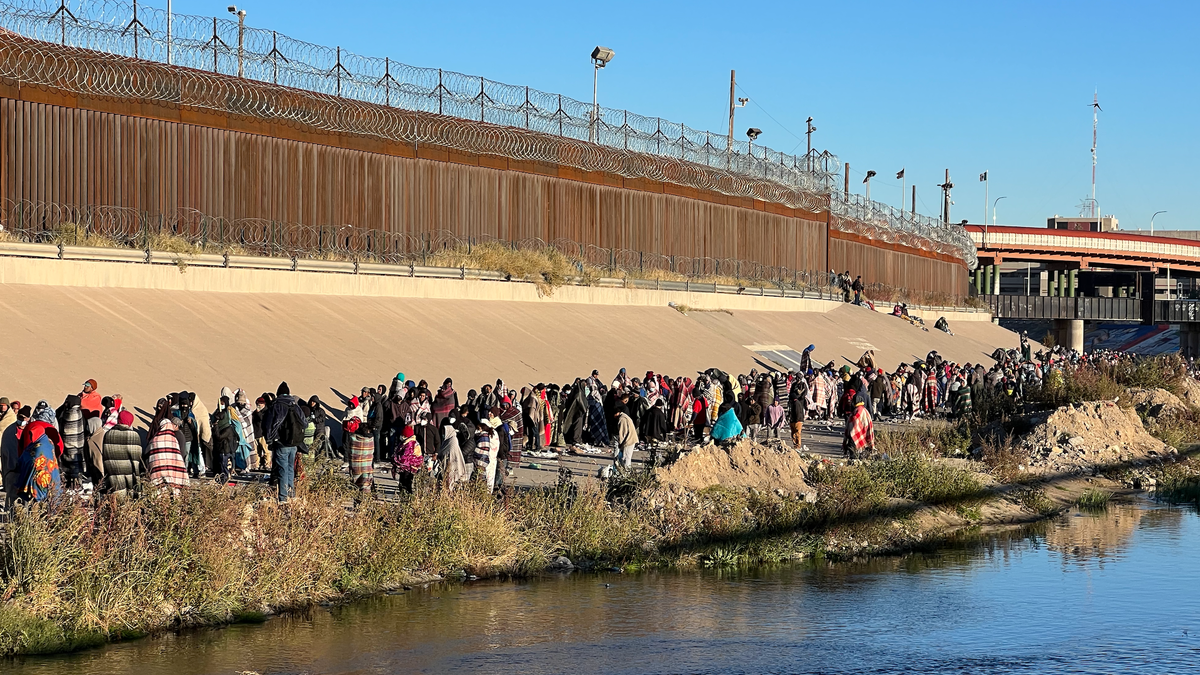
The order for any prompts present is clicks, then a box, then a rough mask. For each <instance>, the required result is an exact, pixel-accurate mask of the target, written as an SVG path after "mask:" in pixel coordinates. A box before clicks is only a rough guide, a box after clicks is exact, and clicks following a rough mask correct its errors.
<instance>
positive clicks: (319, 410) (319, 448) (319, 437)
mask: <svg viewBox="0 0 1200 675" xmlns="http://www.w3.org/2000/svg"><path fill="white" fill-rule="evenodd" d="M306 412H307V413H308V421H309V426H310V427H312V438H313V440H312V443H311V445H310V449H311V450H312V452H313V455H314V456H316V457H321V458H324V459H336V458H337V457H338V455H337V453H336V452H334V450H333V441H332V440H331V439H330V436H331V434H330V433H329V417H328V416H327V415H326V414H325V408H324V406H323V405H322V404H321V399H320V397H318V396H316V395H315V394H314V395H313V396H310V397H309V399H308V409H307V411H306ZM307 434H308V431H307V430H306V431H305V435H307Z"/></svg>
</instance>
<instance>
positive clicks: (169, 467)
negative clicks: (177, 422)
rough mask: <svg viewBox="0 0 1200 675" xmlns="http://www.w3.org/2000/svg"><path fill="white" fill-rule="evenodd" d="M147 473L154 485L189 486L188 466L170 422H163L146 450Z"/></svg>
mask: <svg viewBox="0 0 1200 675" xmlns="http://www.w3.org/2000/svg"><path fill="white" fill-rule="evenodd" d="M146 472H147V475H148V477H149V479H150V483H151V484H152V485H165V486H168V487H172V488H181V487H187V486H188V475H187V465H186V464H184V463H183V453H181V452H180V451H179V440H178V439H177V438H176V437H175V430H174V429H173V428H171V422H170V421H169V420H163V421H162V422H161V423H160V426H159V427H158V432H157V433H155V434H154V437H153V438H151V439H150V444H149V447H147V448H146Z"/></svg>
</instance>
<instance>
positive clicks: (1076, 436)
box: [1017, 399, 1178, 474]
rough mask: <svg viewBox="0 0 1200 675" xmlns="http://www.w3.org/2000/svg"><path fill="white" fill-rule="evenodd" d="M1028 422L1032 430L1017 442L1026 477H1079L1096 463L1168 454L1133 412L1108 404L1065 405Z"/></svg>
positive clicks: (1141, 461)
mask: <svg viewBox="0 0 1200 675" xmlns="http://www.w3.org/2000/svg"><path fill="white" fill-rule="evenodd" d="M1177 400H1178V399H1177ZM1031 422H1033V429H1032V430H1030V431H1029V433H1027V434H1025V435H1024V436H1022V437H1021V439H1020V440H1019V441H1018V442H1017V448H1018V449H1019V450H1021V451H1022V452H1023V453H1024V454H1025V455H1026V456H1027V457H1028V461H1029V463H1028V464H1027V465H1026V470H1027V471H1030V472H1031V473H1041V474H1055V473H1083V472H1085V471H1087V472H1090V471H1091V468H1092V467H1093V466H1096V465H1105V464H1118V463H1130V464H1133V465H1135V466H1138V465H1140V464H1144V463H1145V462H1147V461H1152V460H1155V459H1158V458H1161V457H1163V456H1164V455H1166V454H1168V452H1169V451H1172V450H1173V449H1171V448H1168V446H1167V445H1166V444H1164V443H1163V442H1162V441H1160V440H1158V439H1157V438H1155V437H1153V436H1151V435H1150V434H1149V433H1148V432H1147V431H1146V428H1145V427H1144V426H1143V425H1142V420H1141V418H1140V417H1138V414H1137V411H1136V410H1134V409H1132V408H1122V407H1120V406H1118V405H1117V404H1115V403H1112V402H1109V401H1103V402H1100V403H1082V404H1079V405H1070V406H1065V407H1062V408H1059V409H1058V410H1055V411H1054V412H1052V413H1050V414H1049V415H1046V416H1044V417H1035V418H1033V419H1032V420H1031Z"/></svg>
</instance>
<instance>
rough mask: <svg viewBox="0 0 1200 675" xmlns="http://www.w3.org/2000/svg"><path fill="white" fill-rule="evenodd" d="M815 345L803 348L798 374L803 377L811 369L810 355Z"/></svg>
mask: <svg viewBox="0 0 1200 675" xmlns="http://www.w3.org/2000/svg"><path fill="white" fill-rule="evenodd" d="M816 348H817V346H816V345H809V346H807V347H805V348H804V353H802V354H801V355H800V374H801V375H803V374H804V373H807V372H808V371H810V370H812V369H813V362H812V354H813V351H814V350H816Z"/></svg>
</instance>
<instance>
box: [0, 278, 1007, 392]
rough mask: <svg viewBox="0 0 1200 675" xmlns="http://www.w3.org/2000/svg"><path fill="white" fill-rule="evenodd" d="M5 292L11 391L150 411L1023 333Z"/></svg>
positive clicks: (159, 282)
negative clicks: (79, 394) (166, 405)
mask: <svg viewBox="0 0 1200 675" xmlns="http://www.w3.org/2000/svg"><path fill="white" fill-rule="evenodd" d="M0 290H2V291H3V292H2V293H0V311H2V312H3V314H4V317H5V329H4V331H3V335H4V342H5V345H6V348H7V349H6V351H7V352H8V354H9V355H10V356H9V357H8V358H6V363H5V368H4V373H3V380H2V381H0V388H2V389H3V391H0V393H3V394H4V395H6V396H9V397H10V398H19V399H21V400H22V401H26V400H36V399H37V398H41V397H47V398H50V399H56V400H53V401H52V403H58V402H59V401H58V400H57V399H61V397H62V396H63V395H65V394H66V393H68V392H75V391H78V390H79V387H80V383H81V382H82V381H83V380H84V379H86V378H89V377H90V378H95V379H97V380H98V381H99V382H100V384H101V390H102V392H103V393H106V394H112V393H122V394H124V395H125V396H126V399H127V400H130V401H132V402H133V403H134V404H135V405H137V406H139V407H142V408H143V409H146V408H147V407H149V406H152V405H153V403H154V401H155V400H156V399H157V398H158V397H159V396H161V395H162V394H163V393H165V392H167V391H178V390H183V389H186V390H190V391H197V392H200V394H201V395H202V397H211V396H212V395H213V394H215V392H217V391H218V390H219V388H220V387H222V386H226V385H230V386H234V387H243V388H245V389H247V390H248V391H250V392H252V393H255V394H256V393H258V392H261V391H264V390H272V391H273V390H274V389H275V387H276V385H277V384H278V383H279V380H281V379H286V380H287V381H288V382H289V384H290V385H291V388H292V391H293V392H298V393H302V394H304V395H305V396H308V395H311V394H318V395H320V396H321V397H322V399H323V400H327V401H329V402H331V403H336V395H337V394H338V393H343V394H347V395H349V394H352V393H355V392H356V391H357V389H358V388H360V387H361V386H363V385H364V384H375V383H381V382H382V383H386V382H387V381H388V380H389V379H390V377H391V376H392V375H394V374H395V373H396V372H398V371H399V372H404V373H406V374H407V375H408V376H409V377H415V378H418V379H420V378H425V379H428V380H429V381H430V382H431V384H434V385H436V384H437V383H439V382H440V380H441V379H442V378H444V377H453V378H454V380H455V382H456V383H457V385H458V388H459V389H460V391H462V392H464V393H465V391H466V390H467V389H469V388H472V387H478V385H480V384H482V383H484V382H489V381H494V380H495V379H496V378H497V377H501V378H503V379H504V380H505V382H506V383H507V384H508V385H509V386H511V387H515V388H519V387H520V386H521V385H523V384H525V383H527V382H533V383H536V382H564V381H569V380H571V379H573V378H574V377H577V376H579V375H584V374H587V373H588V372H590V371H591V369H593V368H598V369H599V370H600V372H601V374H602V375H603V376H604V377H611V376H612V375H613V374H615V372H616V370H617V369H618V368H621V367H625V368H628V369H629V372H630V373H631V374H634V375H641V374H643V373H645V371H647V370H654V371H656V372H665V373H668V374H671V375H694V374H695V372H696V371H697V370H700V369H703V368H708V367H712V366H715V367H719V368H722V369H725V370H728V371H729V372H747V371H749V370H750V369H751V368H754V367H758V368H759V369H760V370H762V369H763V367H764V366H763V363H764V362H763V360H762V358H761V357H760V356H759V355H758V354H756V353H755V352H754V351H752V349H750V348H749V347H753V346H756V345H757V346H776V347H779V346H787V347H790V348H791V349H794V350H796V351H799V350H802V349H803V348H804V347H805V346H807V345H809V344H815V345H816V346H817V350H816V356H817V358H819V359H821V360H822V361H828V360H830V359H835V360H836V361H837V362H838V363H839V364H841V363H846V362H847V360H849V361H855V360H857V359H858V357H859V356H860V355H861V354H862V352H863V350H865V349H868V348H874V349H875V350H876V357H877V360H878V363H879V364H880V365H881V366H883V367H885V368H894V367H895V365H896V364H897V363H898V362H899V361H901V360H907V361H912V360H913V359H917V358H924V356H925V354H926V353H927V352H929V350H931V349H936V350H938V351H939V352H940V353H941V354H943V355H944V356H945V357H947V358H949V359H953V360H956V361H959V362H965V361H970V362H978V361H981V360H982V361H984V362H985V363H990V359H989V358H988V354H990V353H991V352H992V351H993V350H994V349H995V348H996V347H997V346H1006V347H1008V346H1014V345H1015V344H1016V342H1017V340H1016V336H1015V335H1014V334H1012V333H1011V332H1009V331H1007V330H1004V329H1002V328H999V327H998V326H995V325H993V324H991V323H990V321H988V315H987V314H984V313H970V312H962V313H957V314H949V315H948V320H949V321H950V323H951V326H952V328H953V329H954V331H955V335H954V336H949V335H946V334H944V333H941V332H939V331H936V330H932V329H931V330H929V331H927V332H926V331H922V330H920V329H919V328H917V327H914V326H912V325H909V324H908V323H907V322H904V321H901V320H899V319H896V318H893V317H890V316H887V315H885V314H883V313H880V312H872V311H870V310H868V309H866V308H863V307H854V306H848V305H842V304H841V303H837V302H829V301H821V300H813V299H789V298H770V297H767V298H761V297H754V296H751V295H720V294H705V293H685V292H670V291H650V290H631V289H623V288H597V287H575V286H566V287H560V288H557V289H555V290H554V292H553V294H552V295H550V296H542V295H540V294H539V292H538V290H537V288H536V287H535V286H534V285H533V284H527V283H510V282H493V281H472V280H456V279H448V280H442V279H420V278H415V279H414V278H395V277H371V276H366V275H344V274H322V273H317V272H296V271H287V270H278V271H276V270H235V269H223V268H203V267H196V266H192V267H187V266H182V265H181V266H173V265H146V264H136V263H111V262H83V261H66V260H52V259H51V260H39V259H30V258H9V257H6V258H3V259H0ZM672 302H673V303H675V304H676V305H680V306H687V307H691V308H694V311H689V312H687V313H683V312H680V311H677V310H676V309H674V308H672V307H670V306H668V303H672ZM701 310H703V311H701ZM932 320H933V317H929V318H927V322H928V323H930V324H931V325H932Z"/></svg>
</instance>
